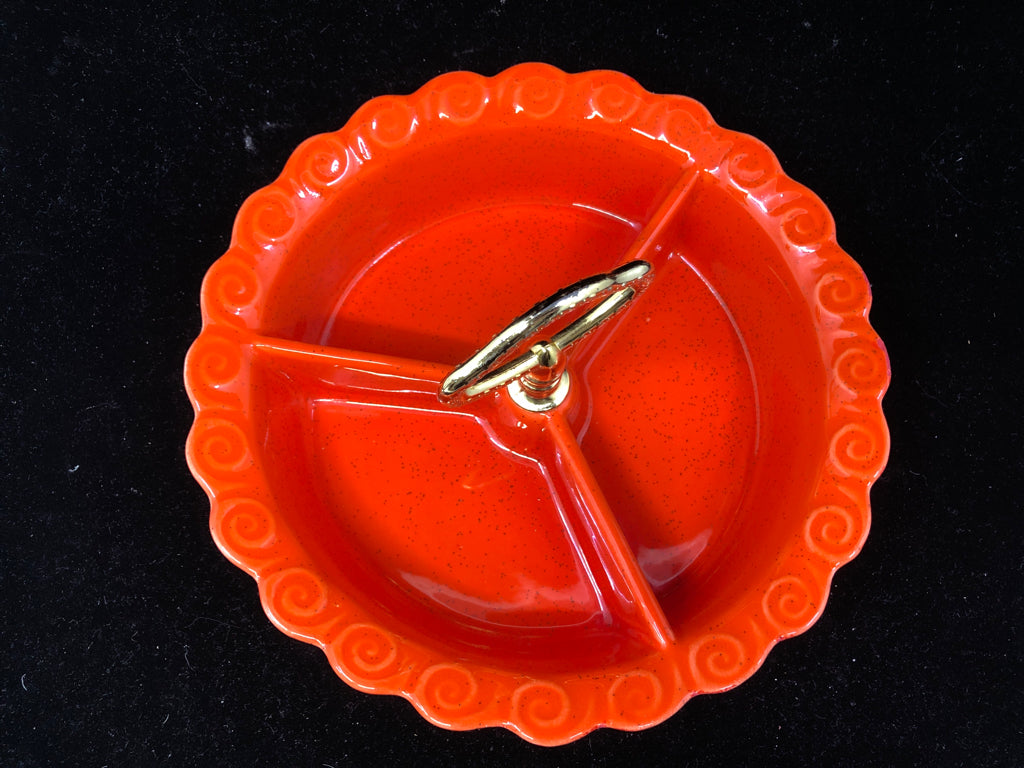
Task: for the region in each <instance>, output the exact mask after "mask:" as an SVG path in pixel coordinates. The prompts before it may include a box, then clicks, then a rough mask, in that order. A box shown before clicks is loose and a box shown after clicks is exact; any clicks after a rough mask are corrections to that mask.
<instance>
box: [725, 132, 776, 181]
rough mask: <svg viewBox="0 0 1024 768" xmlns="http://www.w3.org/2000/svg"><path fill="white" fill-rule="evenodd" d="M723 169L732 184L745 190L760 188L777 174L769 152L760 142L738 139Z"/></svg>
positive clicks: (773, 158)
mask: <svg viewBox="0 0 1024 768" xmlns="http://www.w3.org/2000/svg"><path fill="white" fill-rule="evenodd" d="M725 168H726V171H727V172H728V174H729V178H730V179H731V180H732V182H733V183H734V184H736V185H737V186H739V187H740V188H742V189H745V190H753V189H757V188H758V187H760V186H762V185H763V184H764V183H765V182H767V181H769V180H771V179H772V178H773V177H775V176H777V175H778V173H779V169H778V166H777V164H776V162H775V157H774V155H772V153H771V150H770V149H768V147H766V146H765V145H764V144H762V143H761V142H759V141H757V140H755V139H751V138H748V137H743V138H740V139H739V140H738V141H737V142H736V143H735V144H734V145H733V147H732V149H731V150H730V151H729V154H728V156H727V157H726V159H725Z"/></svg>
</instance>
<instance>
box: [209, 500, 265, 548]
mask: <svg viewBox="0 0 1024 768" xmlns="http://www.w3.org/2000/svg"><path fill="white" fill-rule="evenodd" d="M216 529H217V532H218V533H219V534H220V540H221V542H223V544H224V546H225V547H227V548H228V549H230V550H231V551H232V552H234V553H236V554H242V555H248V556H251V557H260V556H263V555H265V554H266V551H267V550H268V549H269V548H270V547H271V546H272V545H273V544H274V541H275V540H276V531H275V526H274V516H273V515H272V514H271V512H270V510H269V509H267V507H266V506H265V505H263V504H261V503H260V502H258V501H256V500H255V499H231V500H230V501H226V502H223V503H222V504H221V506H220V509H219V512H218V515H217V521H216Z"/></svg>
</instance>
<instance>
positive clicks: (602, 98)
mask: <svg viewBox="0 0 1024 768" xmlns="http://www.w3.org/2000/svg"><path fill="white" fill-rule="evenodd" d="M589 103H590V108H591V110H593V114H595V115H597V116H598V117H600V118H601V119H602V120H605V121H607V122H609V123H621V122H622V121H623V120H627V119H628V118H630V117H632V116H633V113H634V112H636V110H637V108H638V107H639V106H640V103H641V101H640V97H639V96H638V95H637V94H636V93H634V92H633V91H629V90H626V89H625V88H623V87H622V86H620V85H618V84H616V83H605V84H604V85H600V86H598V87H597V88H596V89H595V90H594V92H593V93H592V94H591V95H590V101H589Z"/></svg>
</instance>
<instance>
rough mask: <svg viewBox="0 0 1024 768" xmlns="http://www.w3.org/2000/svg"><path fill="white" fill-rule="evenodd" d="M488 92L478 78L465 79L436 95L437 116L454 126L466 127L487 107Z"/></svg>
mask: <svg viewBox="0 0 1024 768" xmlns="http://www.w3.org/2000/svg"><path fill="white" fill-rule="evenodd" d="M487 102H488V92H487V89H486V88H485V87H484V84H483V82H482V81H481V80H480V79H479V78H466V79H465V80H463V81H462V82H458V83H454V84H452V85H450V86H448V87H447V88H445V89H444V90H443V91H441V93H440V94H438V97H437V115H438V117H440V118H441V119H442V120H448V121H450V122H452V123H455V124H456V125H468V124H469V123H472V122H474V121H475V120H477V119H479V117H480V115H482V114H483V111H484V108H485V107H486V106H487Z"/></svg>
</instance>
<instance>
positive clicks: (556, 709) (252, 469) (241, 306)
mask: <svg viewBox="0 0 1024 768" xmlns="http://www.w3.org/2000/svg"><path fill="white" fill-rule="evenodd" d="M567 95H568V96H569V98H566V96H567ZM567 104H568V106H567ZM579 105H585V107H586V109H587V110H589V111H588V112H587V113H586V115H584V113H583V111H581V110H580V109H579ZM571 109H575V112H572V111H569V110H571ZM485 113H487V114H490V115H491V116H492V119H493V118H494V117H495V115H498V116H499V118H498V119H502V120H506V121H511V120H521V121H522V120H546V119H551V118H553V117H555V116H557V117H558V118H559V119H562V120H579V119H581V118H583V117H585V116H591V117H592V116H595V115H596V116H597V117H600V118H601V119H602V120H603V121H604V122H606V123H617V124H621V125H623V126H625V128H627V129H630V128H632V129H635V130H637V131H642V132H644V133H645V134H646V135H647V136H649V137H650V138H652V139H654V140H656V141H659V142H663V143H664V144H665V146H666V149H667V150H669V151H672V152H675V153H677V156H678V159H679V162H680V166H681V169H685V168H687V167H689V166H691V165H693V164H694V163H696V162H698V161H700V162H701V163H702V166H701V167H702V168H703V169H704V170H706V171H707V172H708V173H710V174H711V175H713V176H715V177H717V179H718V181H719V183H721V184H723V185H725V186H726V187H727V188H730V189H731V190H733V191H734V192H735V195H736V198H737V200H738V201H739V202H741V204H745V205H748V206H751V207H752V208H756V210H757V212H758V214H759V216H760V217H761V218H762V219H763V217H764V216H765V215H767V216H768V218H769V221H771V222H775V223H776V224H777V228H776V229H771V230H769V229H767V228H766V231H768V233H769V234H770V235H772V236H773V238H774V239H775V241H776V243H777V244H778V246H779V248H780V250H781V252H782V253H783V254H784V256H785V258H786V259H787V261H788V262H789V263H790V265H791V267H792V268H793V270H794V274H795V273H796V272H797V271H799V270H803V271H804V273H805V276H806V275H807V274H811V273H810V272H808V270H813V275H814V276H815V277H816V282H815V286H814V289H813V297H809V299H812V300H813V303H814V309H815V312H814V317H815V322H816V326H817V331H818V336H819V339H821V341H822V345H823V346H822V349H823V350H827V349H831V348H832V347H833V346H834V347H835V352H834V353H827V354H831V359H829V358H828V357H826V358H825V362H826V367H827V368H828V369H829V370H830V371H831V372H832V374H833V375H834V376H835V378H836V380H837V381H838V382H839V384H840V385H841V387H840V389H839V390H837V391H838V392H839V395H838V396H834V397H832V398H830V404H829V417H828V420H827V429H828V430H829V434H830V435H831V436H832V439H831V443H830V446H829V451H828V455H827V456H826V457H824V461H823V468H822V472H821V480H820V483H819V486H818V488H817V491H816V493H815V495H814V502H813V503H812V505H811V506H810V507H809V509H808V513H807V517H806V520H805V524H804V527H803V530H802V531H801V532H800V533H799V535H797V536H795V537H794V541H793V543H792V545H791V547H790V548H789V549H788V550H787V551H785V552H784V553H783V554H782V556H781V557H780V559H779V566H778V568H777V570H776V572H775V573H774V575H773V578H772V579H771V580H770V581H769V582H768V583H767V584H765V585H764V588H763V590H757V589H755V588H753V587H752V588H751V589H750V590H749V592H748V594H749V593H753V594H752V596H751V597H750V598H749V599H747V600H746V601H744V602H743V603H741V604H740V605H737V606H735V607H734V608H733V609H732V611H731V612H730V613H729V614H728V615H727V617H726V619H725V621H723V622H722V623H721V624H719V625H716V626H715V627H708V628H707V631H706V633H705V634H704V635H702V636H701V637H700V638H699V639H698V640H696V641H694V642H692V643H689V644H686V645H685V646H683V645H681V644H677V645H674V646H672V647H670V648H669V649H668V650H666V651H664V652H659V653H652V654H651V655H650V656H649V657H647V658H645V659H642V660H641V661H640V662H639V663H638V664H636V665H629V666H621V667H614V668H609V669H606V670H603V671H601V672H599V673H595V674H594V675H593V676H591V677H588V678H582V679H581V678H580V677H579V676H577V675H571V676H567V677H561V676H558V675H550V676H548V677H546V678H527V677H524V676H523V675H517V674H514V673H511V672H509V671H507V670H502V669H497V668H482V667H479V666H474V667H473V668H472V669H470V668H469V667H466V666H463V665H460V664H457V663H451V662H450V661H449V660H447V659H445V658H443V656H442V655H441V654H439V653H438V651H437V649H435V648H431V647H427V646H424V645H421V644H419V643H417V642H415V641H413V640H410V639H408V638H404V637H400V636H397V635H395V634H393V633H392V632H390V631H389V630H387V629H386V628H384V627H381V626H379V625H376V624H374V623H373V622H372V621H370V620H369V619H368V617H367V616H366V614H364V613H363V612H362V610H361V609H360V607H359V605H358V604H357V603H356V601H354V600H351V599H349V598H348V597H347V596H346V595H344V594H342V593H339V592H338V591H337V590H336V589H335V588H333V587H332V586H331V585H329V584H327V583H325V582H324V581H323V580H322V579H320V578H319V577H318V576H317V575H316V572H315V569H314V567H313V564H312V562H311V561H309V560H304V559H303V557H304V553H303V552H302V550H301V547H300V546H299V545H298V543H297V542H295V541H294V540H292V539H291V538H290V532H289V531H288V528H287V526H286V525H283V524H279V522H278V520H277V517H276V515H277V513H276V511H275V510H274V509H273V506H272V504H271V503H270V502H269V500H268V499H269V493H268V491H267V485H266V481H265V478H264V477H263V475H262V472H261V471H260V467H259V462H258V457H257V456H256V455H255V454H254V453H253V452H251V451H250V450H249V447H248V446H247V444H246V437H245V433H244V430H243V428H242V427H241V426H240V424H241V423H244V422H245V418H244V411H243V402H244V392H242V385H240V384H239V383H238V382H237V381H236V379H235V377H236V375H237V374H238V373H239V372H240V371H241V370H242V369H243V368H244V365H245V364H244V360H243V353H242V351H241V350H242V344H243V334H244V332H245V329H246V328H252V327H254V326H255V325H256V322H255V321H256V318H257V317H258V314H259V304H260V301H261V298H262V296H263V295H264V286H265V285H267V284H268V283H269V282H270V280H271V279H272V277H273V274H274V272H275V270H276V269H277V268H278V266H279V265H280V263H281V260H282V258H283V255H284V254H285V253H286V252H287V250H288V247H289V245H290V243H291V242H292V241H293V240H294V238H295V237H296V236H297V234H298V233H299V232H300V231H301V230H302V225H303V223H304V222H305V221H308V219H309V218H310V217H311V216H312V215H314V214H315V212H316V211H317V209H318V208H319V207H320V206H321V205H323V202H324V199H325V198H327V197H329V196H330V195H331V194H332V189H333V188H334V187H335V186H337V185H338V184H342V183H344V182H345V181H346V180H347V179H349V178H351V176H352V175H354V174H355V173H357V172H358V170H359V167H360V166H362V165H363V164H365V163H369V162H373V158H374V156H375V155H376V154H377V153H379V152H386V151H387V150H388V149H389V148H391V147H397V146H401V145H404V144H406V143H408V142H410V141H415V140H416V133H417V125H419V124H423V123H425V122H428V121H429V122H434V123H437V122H438V121H440V122H441V123H444V124H445V125H446V126H448V127H447V128H446V129H447V130H452V131H458V130H460V129H462V128H463V127H464V126H466V125H471V124H473V123H474V122H476V121H477V120H478V119H479V118H480V117H481V116H482V115H483V114H485ZM870 303H871V294H870V288H869V286H868V283H867V280H866V278H865V277H864V274H863V272H862V271H861V270H860V268H859V267H858V266H857V265H856V263H855V262H854V261H853V259H851V258H850V257H849V256H848V255H847V254H846V253H845V252H843V251H842V250H841V249H840V248H839V246H838V245H837V243H836V240H835V231H834V224H833V222H832V217H831V215H830V214H829V212H828V210H827V208H826V207H825V206H824V204H823V203H822V202H821V201H820V200H819V199H818V198H817V197H816V196H815V195H814V194H813V193H812V192H810V191H809V190H807V189H806V188H805V187H803V186H801V185H799V184H797V183H796V182H793V181H792V180H791V179H789V178H788V177H787V176H786V175H785V174H784V173H783V172H782V169H781V168H780V167H779V164H778V162H777V160H776V159H775V156H774V155H773V154H772V152H771V151H770V150H769V149H768V148H767V147H766V146H765V145H764V144H763V143H761V142H760V141H758V140H757V139H754V138H752V137H750V136H747V135H744V134H740V133H735V132H732V131H728V130H725V129H722V128H720V127H719V126H718V125H717V124H716V123H715V122H714V121H713V120H712V119H711V117H710V115H709V114H708V112H707V110H705V109H704V108H703V107H702V106H701V105H700V104H698V103H697V102H695V101H693V100H692V99H688V98H686V97H682V96H660V95H656V94H651V93H649V92H647V91H646V90H644V89H643V88H642V87H641V86H640V85H639V84H638V83H636V81H634V80H632V79H631V78H629V77H627V76H626V75H622V74H620V73H616V72H609V71H593V72H584V73H580V74H576V75H568V74H566V73H564V72H562V71H561V70H558V69H556V68H554V67H551V66H548V65H544V64H521V65H518V66H515V67H512V68H510V69H508V70H506V71H504V72H501V73H500V74H498V75H496V76H494V77H492V78H484V77H482V76H480V75H476V74H473V73H469V72H451V73H448V74H445V75H441V76H440V77H437V78H435V79H433V80H431V81H429V82H428V83H427V84H425V85H424V86H423V87H422V88H420V89H419V90H418V91H416V92H415V93H413V94H411V95H410V96H406V97H401V96H382V97H378V98H375V99H373V100H371V101H369V102H367V103H366V104H364V105H363V106H362V107H361V108H360V109H359V110H358V111H357V112H356V113H355V114H354V115H353V117H352V118H351V119H350V120H349V122H348V123H347V124H346V125H345V126H344V127H343V128H342V129H340V130H339V131H336V132H334V133H329V134H321V135H318V136H314V137H311V138H310V139H308V140H307V141H305V142H303V144H302V145H300V146H299V147H298V148H297V149H296V150H295V152H294V153H293V155H292V156H291V158H290V159H289V161H288V163H287V164H286V166H285V169H284V171H283V172H282V174H281V176H280V177H279V178H278V179H277V180H276V181H274V182H273V183H272V184H270V185H269V186H267V187H264V188H263V189H261V190H259V191H257V192H255V193H254V194H253V195H252V196H250V198H249V199H248V200H247V201H246V202H245V203H244V204H243V205H242V207H241V209H240V210H239V213H238V216H237V218H236V221H235V226H234V230H233V233H232V241H231V246H230V248H229V249H228V251H227V253H226V254H225V255H224V256H222V257H221V258H220V259H219V260H218V261H217V262H215V263H214V265H213V266H212V267H211V268H210V271H209V272H208V274H207V277H206V280H205V281H204V283H203V289H202V309H203V330H202V332H201V334H200V336H199V337H198V338H197V339H196V341H195V343H194V344H193V346H192V348H191V349H190V350H189V354H188V356H187V358H186V362H185V384H186V390H187V391H188V394H189V397H190V399H191V401H192V404H193V407H194V409H195V413H196V418H195V422H194V424H193V426H192V429H191V431H190V433H189V437H188V441H187V445H186V456H187V459H188V464H189V467H190V469H191V470H192V473H193V474H194V475H195V477H196V479H197V480H198V481H199V483H200V484H201V485H202V486H203V488H204V489H205V490H206V492H207V494H208V495H209V497H210V500H211V516H210V527H211V531H212V533H213V537H214V539H215V540H216V542H217V545H218V546H219V547H220V549H221V551H222V552H223V553H224V554H225V556H226V557H227V558H228V559H229V560H231V561H232V562H233V563H235V564H236V565H237V566H238V567H240V568H242V569H244V570H246V571H247V572H248V573H250V574H251V575H252V576H253V577H254V578H255V579H256V580H257V582H258V585H259V591H260V598H261V601H262V604H263V607H264V610H265V611H266V613H267V615H268V616H269V617H270V619H271V621H272V622H273V623H274V624H275V625H276V626H277V627H278V628H279V629H281V631H283V632H285V633H286V634H288V635H290V636H292V637H295V638H297V639H300V640H302V641H304V642H308V643H313V644H315V645H318V646H319V647H320V648H321V649H323V650H324V652H325V653H326V654H327V657H328V659H329V660H330V663H331V665H332V666H333V668H334V670H335V671H336V672H337V674H338V675H339V676H340V677H341V678H342V679H344V680H345V681H346V682H347V683H348V684H349V685H351V686H353V687H355V688H358V689H360V690H363V691H368V692H371V693H388V694H396V695H400V696H404V697H405V698H407V699H408V700H409V701H410V702H412V704H413V706H415V707H416V709H417V710H418V711H419V712H420V713H421V714H422V715H423V716H424V717H425V718H426V719H428V720H429V721H431V722H433V723H435V724H437V725H439V726H442V727H445V728H450V729H455V730H466V729H472V728H480V727H486V726H502V727H506V728H509V729H510V730H512V731H514V732H516V733H518V734H519V735H520V736H522V737H523V738H524V739H527V740H529V741H531V742H533V743H536V744H542V745H557V744H564V743H567V742H569V741H572V740H574V739H577V738H579V737H581V736H583V735H584V734H586V733H588V732H589V731H591V730H594V729H595V728H598V727H602V726H607V727H614V728H619V729H623V730H639V729H642V728H646V727H649V726H652V725H654V724H656V723H659V722H661V721H663V720H665V719H667V718H668V717H670V716H671V715H672V714H673V713H675V712H676V711H677V710H678V709H679V708H680V707H681V706H682V705H683V704H684V703H685V702H686V701H687V700H688V699H689V698H690V697H692V696H693V695H695V694H699V693H710V692H716V691H723V690H727V689H729V688H732V687H734V686H736V685H738V684H739V683H741V682H742V681H743V680H745V679H746V678H747V677H749V676H750V675H751V674H753V672H754V671H755V670H756V669H757V668H758V667H759V666H760V665H761V663H762V662H763V661H764V658H765V656H766V655H767V653H768V651H769V650H770V649H771V648H772V647H773V646H774V645H775V643H777V642H778V641H779V640H782V639H784V638H786V637H791V636H793V635H796V634H799V633H800V632H803V631H804V630H806V629H807V628H808V627H810V626H811V625H812V624H813V623H814V622H815V621H816V620H817V619H818V617H819V616H820V615H821V612H822V610H823V609H824V604H825V600H826V598H827V595H828V590H829V586H830V584H831V579H832V575H833V574H834V572H835V571H836V569H837V568H838V567H840V566H841V565H843V564H844V563H846V562H848V561H849V560H851V559H853V558H854V557H855V556H856V555H857V554H858V553H859V551H860V549H861V547H862V546H863V543H864V540H865V537H866V536H867V532H868V527H869V525H870V507H869V501H868V493H869V490H870V487H871V484H872V483H873V481H874V480H875V479H876V478H877V477H878V476H879V474H881V472H882V469H883V468H884V466H885V463H886V461H887V458H888V450H889V435H888V428H887V425H886V423H885V419H884V417H883V415H882V411H881V400H882V397H883V395H884V393H885V390H886V388H887V386H888V383H889V377H890V371H889V362H888V357H887V355H886V353H885V348H884V345H883V344H882V342H881V340H880V339H879V338H878V336H877V334H876V333H875V332H874V330H873V329H872V328H871V326H870V325H869V323H868V311H869V308H870ZM573 702H575V703H573ZM581 703H582V704H581Z"/></svg>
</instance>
